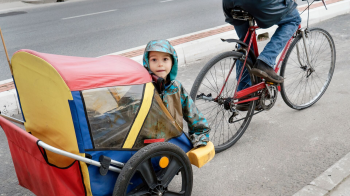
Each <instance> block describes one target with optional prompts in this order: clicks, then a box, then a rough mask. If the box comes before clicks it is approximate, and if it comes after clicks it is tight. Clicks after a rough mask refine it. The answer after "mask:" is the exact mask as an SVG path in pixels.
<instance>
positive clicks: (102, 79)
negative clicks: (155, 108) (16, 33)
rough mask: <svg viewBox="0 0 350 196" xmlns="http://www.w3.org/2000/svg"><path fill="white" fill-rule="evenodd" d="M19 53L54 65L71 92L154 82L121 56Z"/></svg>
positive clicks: (142, 70)
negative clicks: (93, 56) (98, 56)
mask: <svg viewBox="0 0 350 196" xmlns="http://www.w3.org/2000/svg"><path fill="white" fill-rule="evenodd" d="M17 52H27V53H30V54H32V55H35V56H37V57H39V58H41V59H43V60H45V61H46V62H48V63H49V64H51V65H52V66H53V67H54V68H55V69H56V70H57V72H58V73H59V74H60V75H61V77H62V78H63V80H64V81H65V82H66V84H67V85H68V87H69V88H70V90H71V91H79V90H86V89H93V88H99V87H108V86H123V85H135V84H144V83H147V82H151V81H152V79H151V76H150V75H149V74H148V72H147V70H146V69H145V68H144V67H143V66H142V65H140V64H139V63H137V62H135V61H133V60H131V59H128V58H126V57H122V56H117V55H110V56H103V57H100V58H85V57H72V56H62V55H54V54H45V53H39V52H35V51H33V50H26V49H24V50H19V51H17Z"/></svg>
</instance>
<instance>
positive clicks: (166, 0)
mask: <svg viewBox="0 0 350 196" xmlns="http://www.w3.org/2000/svg"><path fill="white" fill-rule="evenodd" d="M169 1H173V0H164V1H159V3H165V2H169Z"/></svg>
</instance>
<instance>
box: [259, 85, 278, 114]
mask: <svg viewBox="0 0 350 196" xmlns="http://www.w3.org/2000/svg"><path fill="white" fill-rule="evenodd" d="M267 88H269V89H267ZM267 88H265V89H263V91H262V93H261V97H260V100H259V105H260V107H261V108H262V109H264V110H270V109H271V108H272V107H273V106H274V105H275V103H276V100H277V95H278V89H277V86H276V85H269V86H268V87H267ZM269 90H270V91H269ZM270 92H271V94H270Z"/></svg>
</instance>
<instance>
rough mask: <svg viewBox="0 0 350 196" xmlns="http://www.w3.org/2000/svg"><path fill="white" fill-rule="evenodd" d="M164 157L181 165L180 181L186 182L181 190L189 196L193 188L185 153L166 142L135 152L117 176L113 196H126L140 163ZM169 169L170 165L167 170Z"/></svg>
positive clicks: (189, 166)
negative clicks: (170, 158)
mask: <svg viewBox="0 0 350 196" xmlns="http://www.w3.org/2000/svg"><path fill="white" fill-rule="evenodd" d="M166 155H168V156H170V155H171V156H174V157H175V158H176V160H177V161H178V162H180V163H181V175H183V176H182V180H186V184H185V185H184V184H182V187H184V186H185V188H183V189H186V191H185V193H184V195H185V196H190V195H191V192H192V186H193V173H192V166H191V163H190V161H189V159H188V157H187V155H186V154H185V152H184V151H183V150H182V149H181V148H180V147H178V146H176V145H175V144H172V143H168V142H159V143H153V144H149V145H147V146H146V147H144V148H141V149H140V150H139V151H137V152H136V153H135V154H134V155H133V156H132V157H131V158H130V159H129V161H128V162H127V163H126V164H125V166H124V167H123V169H122V171H121V173H120V174H119V176H118V179H117V182H116V183H115V186H114V191H113V196H125V195H126V191H127V187H128V185H129V183H130V180H131V178H132V177H133V176H134V175H135V173H136V171H137V169H138V167H139V166H140V164H141V163H144V161H146V160H148V159H151V158H152V157H157V156H166ZM171 161H174V160H170V162H171ZM169 167H170V163H169V166H168V168H169ZM157 174H158V173H157ZM157 174H156V177H157V179H159V176H157ZM182 183H183V182H182ZM164 195H165V194H164Z"/></svg>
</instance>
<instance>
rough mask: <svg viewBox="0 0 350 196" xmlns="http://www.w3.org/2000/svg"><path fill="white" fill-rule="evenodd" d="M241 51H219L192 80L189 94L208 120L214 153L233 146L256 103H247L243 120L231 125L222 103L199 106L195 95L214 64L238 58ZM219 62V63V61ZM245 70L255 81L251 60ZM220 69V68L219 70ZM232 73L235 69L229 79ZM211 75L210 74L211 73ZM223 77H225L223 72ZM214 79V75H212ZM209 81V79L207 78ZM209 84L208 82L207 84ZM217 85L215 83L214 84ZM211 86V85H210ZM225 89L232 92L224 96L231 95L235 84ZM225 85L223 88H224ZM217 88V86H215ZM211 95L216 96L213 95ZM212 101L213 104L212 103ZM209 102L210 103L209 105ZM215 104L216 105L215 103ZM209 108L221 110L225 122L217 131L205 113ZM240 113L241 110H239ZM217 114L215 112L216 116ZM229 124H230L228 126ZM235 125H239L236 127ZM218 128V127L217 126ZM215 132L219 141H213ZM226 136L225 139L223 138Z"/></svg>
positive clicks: (248, 121) (227, 112) (242, 132)
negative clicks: (247, 106) (251, 70)
mask: <svg viewBox="0 0 350 196" xmlns="http://www.w3.org/2000/svg"><path fill="white" fill-rule="evenodd" d="M242 55H243V54H242V53H239V52H236V51H228V52H224V53H221V54H218V55H217V56H215V57H214V58H212V59H211V60H210V61H209V62H208V63H207V64H206V65H205V66H204V67H203V68H202V70H201V71H200V72H199V74H198V76H197V78H196V80H195V81H194V84H193V86H192V89H191V92H190V96H191V98H192V99H193V101H195V102H196V106H197V108H198V109H199V110H200V111H201V112H202V113H203V115H204V117H206V119H207V121H208V124H209V126H210V127H211V132H210V134H209V135H210V138H209V139H210V141H212V142H213V143H214V146H215V152H216V153H219V152H222V151H224V150H226V149H228V148H229V147H231V146H233V145H234V144H235V143H236V142H237V141H238V140H239V139H240V138H241V137H242V135H243V134H244V132H245V130H246V129H247V127H248V125H249V123H250V121H251V119H252V115H253V112H254V108H255V105H256V101H252V102H250V104H249V108H248V111H247V112H246V113H243V115H242V119H241V120H240V121H243V122H242V123H241V124H239V122H240V121H237V122H236V123H232V125H231V124H230V123H229V122H228V118H225V115H226V114H230V111H227V110H223V109H222V108H223V106H222V104H221V105H219V104H218V103H215V102H210V103H207V104H206V103H205V104H203V106H201V105H200V104H198V102H199V101H198V100H197V101H196V96H197V95H198V91H199V89H200V88H201V85H202V84H203V85H204V83H203V80H204V79H205V77H206V75H207V74H208V73H209V72H210V73H211V71H210V70H211V69H212V68H213V67H214V69H215V66H216V65H218V63H220V62H221V61H223V60H225V59H228V58H232V59H239V58H241V57H242ZM220 64H221V63H220ZM246 65H247V66H246V67H247V68H248V69H247V70H248V72H249V75H250V77H251V79H252V84H254V83H255V81H256V77H255V76H253V75H252V74H251V73H250V69H251V67H252V65H253V64H252V62H251V61H250V60H249V59H248V60H247V64H246ZM232 66H234V67H235V64H233V65H232ZM221 67H222V66H221ZM232 69H233V68H232ZM224 70H226V65H225V68H224ZM221 71H222V70H221ZM234 73H236V71H235V70H234V69H233V70H232V72H231V75H230V79H232V78H231V76H232V75H234ZM211 76H212V75H211ZM215 76H216V71H215ZM224 77H226V75H225V73H224ZM212 78H213V79H214V77H212ZM207 80H208V81H209V79H207ZM232 81H233V83H234V81H236V82H237V80H236V79H235V78H233V80H232ZM208 85H209V84H208ZM216 86H217V85H216ZM212 87H213V86H212ZM217 87H218V86H217ZM226 87H227V89H230V92H232V93H227V94H226V96H227V97H233V93H234V92H233V91H234V90H235V86H234V85H231V88H229V87H230V85H229V84H227V85H226ZM226 87H225V88H226ZM217 89H218V88H217ZM209 91H212V92H210V93H211V94H212V95H213V94H214V95H215V92H214V91H215V90H214V89H211V90H208V92H209ZM217 94H219V93H218V92H216V95H217ZM213 97H216V96H213ZM212 103H214V104H212ZM210 104H211V105H210ZM215 104H216V105H215ZM208 108H209V110H210V108H211V109H214V110H215V108H216V109H217V111H218V108H219V109H221V111H223V113H225V114H223V116H224V117H222V118H224V120H223V123H222V124H225V125H222V126H221V128H222V129H221V130H220V131H219V132H218V129H217V128H218V126H215V127H214V126H212V125H213V121H214V119H213V120H212V119H211V118H210V117H211V116H210V115H207V114H206V112H207V111H206V110H207V109H208ZM240 113H242V112H240ZM217 115H218V114H216V116H217ZM215 125H216V122H215ZM226 125H227V127H226ZM230 125H231V126H230ZM233 126H234V127H233ZM237 126H239V127H238V128H237ZM225 127H226V129H227V132H228V133H227V134H226V135H225V132H224V131H225V130H224V129H225ZM230 127H232V129H233V128H236V131H235V133H232V131H231V128H230ZM219 128H220V127H219ZM230 132H231V135H230ZM216 134H219V142H215V140H216V138H217V137H218V136H217V135H216ZM221 136H223V142H222V143H220V139H221ZM225 138H226V140H225Z"/></svg>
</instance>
